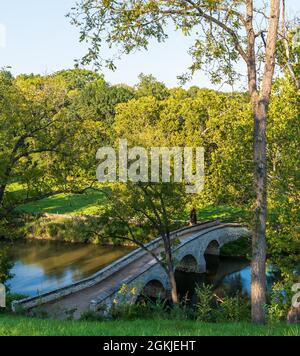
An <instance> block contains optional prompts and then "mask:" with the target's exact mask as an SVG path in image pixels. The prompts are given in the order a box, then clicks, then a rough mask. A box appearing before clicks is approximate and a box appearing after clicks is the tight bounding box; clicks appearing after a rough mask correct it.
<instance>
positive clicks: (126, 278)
mask: <svg viewBox="0 0 300 356" xmlns="http://www.w3.org/2000/svg"><path fill="white" fill-rule="evenodd" d="M248 235H249V231H248V230H247V228H245V227H243V226H241V225H238V224H223V223H220V222H219V221H214V222H207V223H202V224H198V225H195V226H193V227H187V228H183V229H180V230H177V231H175V232H173V233H172V234H171V236H172V238H176V239H178V240H179V243H178V244H177V245H176V247H175V248H174V250H173V253H174V258H175V260H176V262H177V265H176V268H177V270H181V271H185V272H194V273H205V272H206V259H205V255H219V253H220V249H221V247H222V246H223V245H225V244H226V243H229V242H232V241H235V240H238V239H239V238H241V237H243V236H248ZM146 246H147V248H148V249H150V250H151V251H153V252H155V253H156V254H157V255H159V253H160V252H161V251H162V250H163V248H162V239H161V238H157V239H156V240H154V241H152V242H151V243H149V244H148V245H146ZM124 284H125V285H127V286H128V287H130V288H135V289H136V293H135V297H133V302H134V301H135V298H138V296H139V295H140V294H141V292H143V293H145V294H146V295H148V296H155V295H157V294H160V295H161V296H162V297H163V296H168V295H169V291H170V285H169V281H168V276H167V274H166V272H165V270H164V269H163V267H162V266H161V265H160V264H159V263H158V262H157V261H156V260H155V259H154V258H153V257H152V256H151V255H150V254H149V253H147V252H146V251H145V250H144V249H142V248H139V249H137V250H135V251H133V252H132V253H130V254H128V255H127V256H125V257H123V258H121V259H119V260H118V261H116V262H114V263H112V264H111V265H109V266H107V267H106V268H104V269H103V270H101V271H99V272H98V273H96V274H95V275H93V276H92V277H90V278H86V279H84V280H81V281H79V282H77V283H74V284H72V285H69V286H66V287H64V288H61V289H58V290H55V291H52V292H50V293H46V294H42V295H39V296H37V297H34V298H28V299H24V300H21V301H16V302H13V310H14V311H18V310H19V309H22V310H27V311H29V312H30V311H31V310H34V309H35V308H37V307H39V308H41V309H42V310H44V311H45V312H46V313H48V314H49V315H51V316H52V317H57V318H58V319H64V318H65V317H67V316H68V317H69V316H70V313H71V312H72V315H73V317H74V318H75V319H79V318H80V317H81V315H82V314H83V313H84V312H86V311H88V310H92V311H94V312H97V311H99V310H104V309H105V310H109V309H110V308H111V306H112V305H113V303H116V301H117V300H118V299H119V298H121V296H120V293H119V291H120V288H121V287H122V286H123V285H124Z"/></svg>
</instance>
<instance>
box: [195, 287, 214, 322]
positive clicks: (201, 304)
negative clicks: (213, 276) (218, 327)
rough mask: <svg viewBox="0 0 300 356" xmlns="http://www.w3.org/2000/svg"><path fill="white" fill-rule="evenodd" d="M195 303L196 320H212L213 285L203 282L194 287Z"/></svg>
mask: <svg viewBox="0 0 300 356" xmlns="http://www.w3.org/2000/svg"><path fill="white" fill-rule="evenodd" d="M195 292H196V295H197V300H198V301H197V304H196V317H197V320H199V321H203V322H209V321H212V318H213V300H214V296H213V287H212V286H209V285H205V284H203V285H202V286H201V287H200V286H197V287H196V290H195Z"/></svg>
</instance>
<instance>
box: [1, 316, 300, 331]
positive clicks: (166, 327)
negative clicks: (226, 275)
mask: <svg viewBox="0 0 300 356" xmlns="http://www.w3.org/2000/svg"><path fill="white" fill-rule="evenodd" d="M0 336H300V325H298V326H289V325H286V324H274V325H268V326H253V325H251V324H249V323H228V324H205V323H200V322H197V321H182V320H178V321H177V320H159V319H156V320H134V321H105V322H84V321H53V320H39V319H32V318H25V317H19V316H13V315H1V314H0Z"/></svg>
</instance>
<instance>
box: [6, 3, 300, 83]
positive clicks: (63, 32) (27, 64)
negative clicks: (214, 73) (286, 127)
mask: <svg viewBox="0 0 300 356" xmlns="http://www.w3.org/2000/svg"><path fill="white" fill-rule="evenodd" d="M74 3H75V0H26V1H24V0H9V1H8V0H1V3H0V37H1V28H3V27H4V28H5V29H6V45H5V47H3V46H1V38H0V67H4V66H11V67H12V72H13V73H14V74H20V73H42V74H45V73H52V72H54V71H57V70H60V69H66V68H72V67H73V65H74V59H76V58H81V57H82V55H84V53H85V46H84V45H83V44H80V43H79V41H78V29H76V28H75V27H73V26H71V25H70V24H69V20H68V19H67V18H65V14H66V13H67V12H68V11H69V10H70V8H71V7H72V6H73V5H74ZM287 4H288V8H289V12H290V13H291V12H292V13H295V12H300V1H299V0H287ZM2 32H3V30H2ZM190 44H191V42H190V41H189V40H188V39H187V38H186V37H183V36H182V35H181V34H180V33H179V32H174V33H173V32H172V33H171V34H170V39H169V40H168V41H167V42H166V43H165V44H157V43H155V42H153V44H151V46H150V48H149V51H148V52H145V51H143V52H138V53H135V54H133V55H130V56H127V57H124V58H123V59H122V61H121V62H119V63H118V70H117V71H116V72H111V71H108V70H105V71H104V74H105V77H106V79H107V80H108V81H109V82H111V83H127V84H129V85H133V84H135V83H136V82H137V76H138V75H139V73H142V72H143V73H145V74H150V73H151V74H153V75H155V76H156V77H157V78H158V79H159V80H161V81H164V82H165V83H166V84H167V85H168V86H170V87H172V86H176V85H178V80H177V75H179V74H182V73H183V72H184V71H185V69H186V68H187V66H188V65H189V64H190V58H189V56H188V54H187V50H188V48H189V46H190ZM193 84H195V85H198V86H201V87H213V86H211V85H210V83H209V80H208V78H207V77H206V76H205V74H203V73H199V74H198V75H196V77H195V78H194V79H193V81H192V82H191V83H189V85H193Z"/></svg>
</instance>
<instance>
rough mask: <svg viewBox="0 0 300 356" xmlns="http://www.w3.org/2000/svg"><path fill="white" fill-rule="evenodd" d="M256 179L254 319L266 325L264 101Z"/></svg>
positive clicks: (258, 107) (257, 109) (258, 106)
mask: <svg viewBox="0 0 300 356" xmlns="http://www.w3.org/2000/svg"><path fill="white" fill-rule="evenodd" d="M253 111H254V182H255V193H256V202H255V211H254V230H253V237H252V251H253V257H252V321H253V322H254V323H256V324H264V323H265V321H266V319H265V305H266V254H267V246H266V215H267V159H266V119H267V118H266V115H267V106H266V103H264V102H263V101H259V102H254V105H253Z"/></svg>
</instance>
